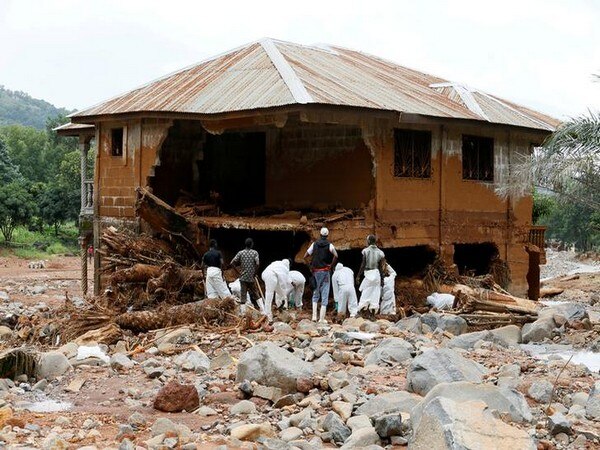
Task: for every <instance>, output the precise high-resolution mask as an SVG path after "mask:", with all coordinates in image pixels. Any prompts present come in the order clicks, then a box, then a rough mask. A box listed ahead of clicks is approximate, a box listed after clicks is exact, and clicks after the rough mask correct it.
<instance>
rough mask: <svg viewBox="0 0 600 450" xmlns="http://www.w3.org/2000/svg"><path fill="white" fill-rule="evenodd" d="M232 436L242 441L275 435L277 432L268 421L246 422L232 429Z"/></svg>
mask: <svg viewBox="0 0 600 450" xmlns="http://www.w3.org/2000/svg"><path fill="white" fill-rule="evenodd" d="M231 437H232V438H235V439H239V440H240V441H256V440H258V439H260V438H272V437H275V432H274V431H273V429H272V428H271V425H269V423H268V422H263V423H260V424H254V423H252V424H244V425H240V426H238V427H235V428H234V429H232V430H231Z"/></svg>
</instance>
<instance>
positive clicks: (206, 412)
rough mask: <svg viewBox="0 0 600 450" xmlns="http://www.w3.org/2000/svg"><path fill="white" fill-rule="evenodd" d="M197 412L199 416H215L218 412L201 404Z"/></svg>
mask: <svg viewBox="0 0 600 450" xmlns="http://www.w3.org/2000/svg"><path fill="white" fill-rule="evenodd" d="M197 413H198V415H199V416H202V417H208V416H216V415H217V414H219V413H218V412H217V411H215V410H214V409H212V408H209V407H208V406H201V407H200V408H199V409H198V411H197Z"/></svg>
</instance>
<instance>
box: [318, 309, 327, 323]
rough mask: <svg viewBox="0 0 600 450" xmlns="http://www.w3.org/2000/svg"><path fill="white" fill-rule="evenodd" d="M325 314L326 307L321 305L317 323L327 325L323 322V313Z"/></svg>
mask: <svg viewBox="0 0 600 450" xmlns="http://www.w3.org/2000/svg"><path fill="white" fill-rule="evenodd" d="M326 312H327V306H326V305H321V312H320V314H319V323H327V321H326V320H325V313H326Z"/></svg>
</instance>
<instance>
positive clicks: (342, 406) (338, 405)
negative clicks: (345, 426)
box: [331, 401, 352, 422]
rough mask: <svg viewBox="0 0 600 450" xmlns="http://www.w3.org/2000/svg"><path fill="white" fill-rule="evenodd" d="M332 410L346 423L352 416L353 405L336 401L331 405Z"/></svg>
mask: <svg viewBox="0 0 600 450" xmlns="http://www.w3.org/2000/svg"><path fill="white" fill-rule="evenodd" d="M331 407H332V408H331V409H333V411H335V412H336V413H338V414H339V415H340V417H341V418H342V420H343V421H344V422H346V420H348V419H349V418H350V416H351V415H352V403H348V402H342V401H335V402H333V403H332V404H331Z"/></svg>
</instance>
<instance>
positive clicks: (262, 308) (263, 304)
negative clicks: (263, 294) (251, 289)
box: [256, 298, 265, 314]
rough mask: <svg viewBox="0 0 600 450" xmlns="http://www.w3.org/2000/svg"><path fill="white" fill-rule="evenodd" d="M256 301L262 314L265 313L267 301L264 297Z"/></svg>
mask: <svg viewBox="0 0 600 450" xmlns="http://www.w3.org/2000/svg"><path fill="white" fill-rule="evenodd" d="M256 303H257V305H258V308H259V309H258V310H259V311H260V312H261V314H264V313H265V301H264V300H263V299H262V298H259V299H257V300H256Z"/></svg>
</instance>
